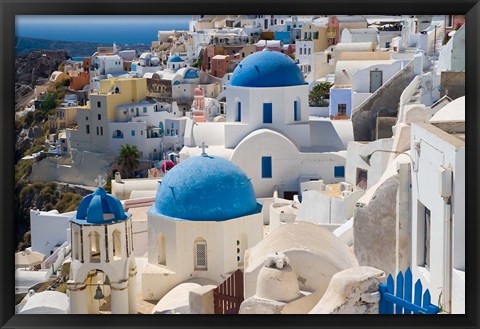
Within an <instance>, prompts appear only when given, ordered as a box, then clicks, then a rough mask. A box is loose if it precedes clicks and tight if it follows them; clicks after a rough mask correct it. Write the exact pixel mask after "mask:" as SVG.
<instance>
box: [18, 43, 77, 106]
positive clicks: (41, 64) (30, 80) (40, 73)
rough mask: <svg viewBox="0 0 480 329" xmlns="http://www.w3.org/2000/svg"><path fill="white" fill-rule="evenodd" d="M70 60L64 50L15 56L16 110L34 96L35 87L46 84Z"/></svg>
mask: <svg viewBox="0 0 480 329" xmlns="http://www.w3.org/2000/svg"><path fill="white" fill-rule="evenodd" d="M67 58H68V55H67V52H66V51H63V50H45V51H32V52H31V53H29V54H27V55H18V54H17V55H16V56H15V72H16V74H15V110H18V109H19V108H20V107H22V106H25V103H26V102H27V101H28V100H30V98H31V97H32V96H33V92H34V88H35V85H41V84H44V83H45V82H46V81H47V80H48V78H49V77H50V75H51V74H52V72H53V71H56V70H57V69H58V66H59V65H60V64H61V63H62V62H63V61H65V60H66V59H67Z"/></svg>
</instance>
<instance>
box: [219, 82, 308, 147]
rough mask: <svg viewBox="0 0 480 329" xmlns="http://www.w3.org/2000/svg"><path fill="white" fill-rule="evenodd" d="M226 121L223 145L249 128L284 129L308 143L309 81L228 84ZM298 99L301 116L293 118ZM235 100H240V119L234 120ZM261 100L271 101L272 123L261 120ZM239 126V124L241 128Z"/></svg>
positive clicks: (234, 142) (232, 144) (235, 140)
mask: <svg viewBox="0 0 480 329" xmlns="http://www.w3.org/2000/svg"><path fill="white" fill-rule="evenodd" d="M226 92H227V104H226V108H227V113H226V114H227V121H228V122H229V123H234V124H233V125H235V128H233V127H232V124H229V125H227V127H226V130H225V147H229V148H231V147H235V146H236V145H237V144H238V143H239V142H240V141H241V139H243V138H244V137H245V136H246V135H248V133H250V132H251V131H254V130H257V129H260V128H270V129H275V130H277V131H280V132H283V133H285V134H286V135H288V136H289V138H291V139H292V140H293V141H294V143H296V144H297V145H299V146H310V139H309V127H305V126H302V125H301V124H300V125H299V123H302V122H303V123H305V122H308V116H309V111H308V85H301V86H291V87H275V88H245V87H234V86H228V87H227V91H226ZM295 100H297V101H299V103H300V120H299V121H297V122H295V121H294V111H293V109H294V105H293V104H294V101H295ZM237 102H241V104H242V105H241V112H242V113H241V123H237V122H235V116H236V111H237ZM263 103H272V123H267V124H264V123H263ZM240 127H241V128H240Z"/></svg>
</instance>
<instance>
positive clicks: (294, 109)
mask: <svg viewBox="0 0 480 329" xmlns="http://www.w3.org/2000/svg"><path fill="white" fill-rule="evenodd" d="M293 120H294V121H298V120H299V117H298V104H297V101H293Z"/></svg>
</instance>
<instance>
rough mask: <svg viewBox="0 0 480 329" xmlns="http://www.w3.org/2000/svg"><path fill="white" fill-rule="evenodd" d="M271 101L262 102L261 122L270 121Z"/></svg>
mask: <svg viewBox="0 0 480 329" xmlns="http://www.w3.org/2000/svg"><path fill="white" fill-rule="evenodd" d="M272 121H273V119H272V103H263V123H272Z"/></svg>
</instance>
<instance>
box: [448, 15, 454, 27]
mask: <svg viewBox="0 0 480 329" xmlns="http://www.w3.org/2000/svg"><path fill="white" fill-rule="evenodd" d="M447 27H453V15H447Z"/></svg>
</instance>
